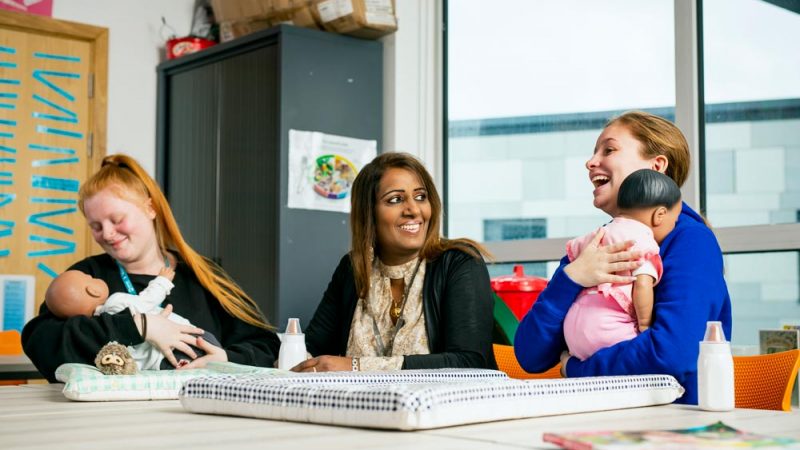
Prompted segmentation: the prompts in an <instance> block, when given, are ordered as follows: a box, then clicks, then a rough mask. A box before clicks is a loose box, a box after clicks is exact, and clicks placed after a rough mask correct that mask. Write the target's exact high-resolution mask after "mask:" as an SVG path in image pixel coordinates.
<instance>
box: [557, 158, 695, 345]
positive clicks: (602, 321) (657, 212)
mask: <svg viewBox="0 0 800 450" xmlns="http://www.w3.org/2000/svg"><path fill="white" fill-rule="evenodd" d="M617 206H618V208H619V211H618V213H617V215H616V216H615V217H614V219H613V220H611V222H609V223H607V224H606V225H604V226H603V230H604V231H605V234H604V235H603V239H602V240H601V245H604V246H605V245H611V244H616V243H619V242H625V241H634V242H635V244H634V245H633V247H632V248H631V249H630V250H632V251H638V252H639V253H641V255H642V256H641V261H642V265H641V266H640V267H639V268H638V269H636V270H634V271H633V272H624V273H623V272H620V273H619V274H620V275H624V276H634V277H636V280H635V281H633V282H631V283H626V284H611V283H604V284H601V285H598V286H592V287H590V288H587V289H584V290H583V291H581V293H580V294H579V295H578V297H577V298H576V299H575V302H574V303H573V304H572V306H571V307H570V309H569V312H567V316H566V318H565V319H564V338H565V340H566V342H567V347H569V352H570V354H572V355H573V356H575V357H577V358H579V359H581V360H584V359H586V358H588V357H589V356H591V355H592V354H594V352H596V351H597V350H600V349H601V348H605V347H610V346H612V345H614V344H616V343H618V342H621V341H625V340H628V339H633V338H634V337H636V335H637V334H639V333H642V332H644V331H645V330H646V329H647V328H648V327H649V326H650V324H651V323H652V311H653V287H654V286H655V285H656V284H657V283H658V281H659V280H660V279H661V273H662V270H663V269H662V265H661V257H660V256H659V247H658V246H659V244H660V243H661V242H662V241H663V240H664V238H665V237H666V236H667V235H668V234H669V233H670V232H671V231H672V230H673V229H674V228H675V222H676V221H677V220H678V216H679V215H680V212H681V191H680V188H678V185H677V184H675V182H674V181H672V179H671V178H669V177H668V176H666V175H664V174H662V173H660V172H656V171H654V170H650V169H641V170H637V171H636V172H633V173H632V174H630V175H628V177H627V178H625V181H623V182H622V185H621V186H620V188H619V194H618V195H617ZM598 231H599V229H598V230H595V231H593V232H591V233H589V234H587V235H585V236H583V237H580V238H576V239H573V240H571V241H569V242H567V257H569V260H570V261H573V260H575V258H577V257H578V255H580V253H581V252H582V251H583V249H584V248H586V246H587V245H589V244H590V243H591V241H592V238H594V236H595V235H596V234H597V232H598Z"/></svg>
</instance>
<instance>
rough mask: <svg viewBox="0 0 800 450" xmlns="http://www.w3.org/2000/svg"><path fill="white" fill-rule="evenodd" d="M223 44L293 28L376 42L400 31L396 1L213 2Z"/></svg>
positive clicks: (300, 0) (270, 0)
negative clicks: (284, 26)
mask: <svg viewBox="0 0 800 450" xmlns="http://www.w3.org/2000/svg"><path fill="white" fill-rule="evenodd" d="M211 4H212V7H213V9H214V15H215V18H216V20H217V22H218V23H219V24H220V41H222V42H227V41H229V40H232V39H235V38H237V37H240V36H244V35H246V34H250V33H252V32H255V31H258V30H261V29H263V28H267V27H269V26H275V25H279V24H290V25H294V26H299V27H305V28H316V29H324V30H326V31H331V32H334V33H341V34H347V35H350V36H355V37H360V38H365V39H377V38H379V37H382V36H385V35H387V34H390V33H393V32H394V31H396V30H397V18H396V16H395V3H394V0H211Z"/></svg>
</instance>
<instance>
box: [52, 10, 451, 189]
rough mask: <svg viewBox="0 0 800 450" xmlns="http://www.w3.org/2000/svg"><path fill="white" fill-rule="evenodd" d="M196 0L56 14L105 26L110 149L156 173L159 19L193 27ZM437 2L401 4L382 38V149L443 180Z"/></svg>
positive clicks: (180, 29) (178, 27)
mask: <svg viewBox="0 0 800 450" xmlns="http://www.w3.org/2000/svg"><path fill="white" fill-rule="evenodd" d="M193 4H194V0H137V1H135V2H134V1H121V0H58V1H56V2H54V4H53V17H54V18H56V19H62V20H68V21H72V22H80V23H84V24H88V25H95V26H100V27H105V28H108V29H109V30H110V32H109V36H110V40H109V71H108V74H109V75H108V76H109V78H108V141H107V143H108V145H107V150H108V153H109V154H111V153H126V154H129V155H131V156H133V157H135V158H136V159H137V160H138V161H139V162H140V163H141V164H142V166H143V167H144V168H145V169H146V170H147V171H148V172H149V173H150V174H152V175H154V174H155V154H156V148H155V145H156V137H155V136H156V70H155V68H156V66H157V65H158V63H159V62H160V61H161V60H162V59H163V51H164V50H163V46H164V38H165V36H163V34H162V31H161V17H162V16H164V17H165V18H166V20H167V23H169V24H170V25H171V26H172V27H173V28H174V29H175V32H176V33H177V35H178V36H183V35H186V34H188V33H189V30H190V27H191V20H192V15H193V11H192V6H193ZM440 4H441V2H440V1H439V0H436V1H432V0H402V1H398V2H397V16H398V23H399V30H398V32H397V33H395V34H393V35H390V36H387V37H386V38H384V39H383V41H384V122H385V123H384V149H385V150H399V151H406V152H409V153H412V154H414V155H417V156H418V157H420V158H421V159H422V160H423V161H424V162H425V163H426V165H427V166H428V169H429V170H430V171H431V173H432V174H433V175H434V177H435V178H436V179H437V180H440V179H441V176H440V174H441V164H440V161H441V120H442V119H441V104H440V103H441V102H440V99H439V96H438V94H437V92H439V91H438V89H439V83H440V81H439V79H438V77H436V76H435V74H436V71H437V70H440V69H439V68H440V59H441V58H440V57H439V54H440V53H439V41H438V36H439V30H440V29H441V27H440V25H439V24H440V23H441V15H440V12H439V11H440Z"/></svg>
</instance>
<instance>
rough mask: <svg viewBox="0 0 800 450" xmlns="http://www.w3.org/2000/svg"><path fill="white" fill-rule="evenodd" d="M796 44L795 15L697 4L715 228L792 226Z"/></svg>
mask: <svg viewBox="0 0 800 450" xmlns="http://www.w3.org/2000/svg"><path fill="white" fill-rule="evenodd" d="M743 27H746V28H747V30H748V31H747V33H742V28H743ZM798 42H800V14H798V11H792V10H789V9H784V8H782V7H779V6H776V5H774V4H772V3H769V2H765V1H761V0H736V1H731V0H705V1H704V2H703V44H704V48H703V59H704V64H703V72H704V78H705V83H704V86H705V120H706V128H705V132H706V139H705V149H706V152H705V176H706V183H705V184H706V205H707V213H708V218H709V219H710V220H711V222H712V223H713V224H714V226H716V227H728V226H742V225H754V224H776V223H796V222H797V221H798V211H800V176H798V174H800V57H799V56H798V50H797V43H798Z"/></svg>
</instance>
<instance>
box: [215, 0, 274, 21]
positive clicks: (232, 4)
mask: <svg viewBox="0 0 800 450" xmlns="http://www.w3.org/2000/svg"><path fill="white" fill-rule="evenodd" d="M272 3H273V1H272V0H211V9H212V10H214V19H216V21H217V23H220V24H221V23H223V22H239V21H242V20H244V19H251V18H264V17H265V16H267V15H268V14H269V12H270V10H271V9H272V6H271V4H272Z"/></svg>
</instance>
